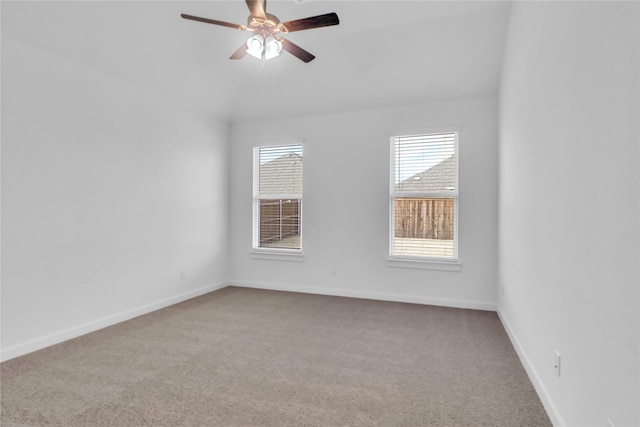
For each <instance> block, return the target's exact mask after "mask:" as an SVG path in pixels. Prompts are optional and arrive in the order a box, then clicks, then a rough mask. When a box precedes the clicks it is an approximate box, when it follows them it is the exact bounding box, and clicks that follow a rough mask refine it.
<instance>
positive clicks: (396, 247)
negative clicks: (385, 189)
mask: <svg viewBox="0 0 640 427" xmlns="http://www.w3.org/2000/svg"><path fill="white" fill-rule="evenodd" d="M457 146H458V134H457V132H445V133H433V134H426V135H410V136H396V137H392V138H391V185H390V187H391V197H390V211H391V215H390V219H391V221H390V222H391V224H390V232H389V235H390V239H389V240H390V243H389V246H390V255H391V257H401V258H405V257H410V258H413V259H433V260H440V261H456V260H457V258H458V247H457V246H458V245H457V240H458V236H457V233H458V230H457V214H458V159H457V157H458V156H457Z"/></svg>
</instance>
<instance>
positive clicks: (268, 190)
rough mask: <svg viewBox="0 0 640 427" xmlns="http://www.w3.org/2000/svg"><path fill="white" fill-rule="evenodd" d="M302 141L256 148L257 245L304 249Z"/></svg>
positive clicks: (255, 230) (262, 247) (254, 193)
mask: <svg viewBox="0 0 640 427" xmlns="http://www.w3.org/2000/svg"><path fill="white" fill-rule="evenodd" d="M301 225H302V145H301V144H295V145H277V146H265V147H255V148H254V151H253V248H254V249H269V250H282V251H300V250H301V249H302V245H301Z"/></svg>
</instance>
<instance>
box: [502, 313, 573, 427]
mask: <svg viewBox="0 0 640 427" xmlns="http://www.w3.org/2000/svg"><path fill="white" fill-rule="evenodd" d="M497 313H498V317H499V318H500V321H501V322H502V326H503V327H504V330H505V331H507V335H508V336H509V339H510V340H511V344H512V345H513V348H514V349H515V350H516V353H518V357H519V358H520V362H521V363H522V366H524V369H525V371H526V372H527V375H528V376H529V380H530V381H531V383H532V384H533V388H535V389H536V393H538V397H540V401H541V402H542V406H544V409H545V410H546V411H547V415H549V418H550V419H551V422H552V423H553V425H554V426H555V427H564V426H566V424H565V423H564V422H563V421H562V418H561V417H560V414H559V413H558V409H557V408H556V406H555V405H554V403H553V401H552V400H551V397H550V396H549V392H548V391H547V388H546V387H545V386H544V384H543V383H542V380H540V376H539V375H538V373H537V371H536V369H535V367H534V366H533V364H532V363H531V360H530V359H529V357H528V356H527V353H526V352H525V351H524V349H523V348H522V345H521V344H520V341H519V340H518V338H517V337H516V335H515V334H514V332H513V329H512V328H511V326H510V324H509V321H508V320H507V318H506V316H505V315H504V313H502V311H501V310H500V307H499V306H498V310H497Z"/></svg>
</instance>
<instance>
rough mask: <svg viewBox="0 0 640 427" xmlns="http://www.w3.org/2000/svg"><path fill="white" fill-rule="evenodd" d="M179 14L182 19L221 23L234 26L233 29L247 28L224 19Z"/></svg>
mask: <svg viewBox="0 0 640 427" xmlns="http://www.w3.org/2000/svg"><path fill="white" fill-rule="evenodd" d="M180 16H182V17H183V18H184V19H190V20H192V21H200V22H204V23H206V24H214V25H222V26H223V27H229V28H235V29H237V30H241V31H242V30H246V29H247V28H246V27H244V26H242V25H238V24H232V23H230V22H224V21H217V20H215V19H208V18H200V17H199V16H193V15H187V14H185V13H181V14H180Z"/></svg>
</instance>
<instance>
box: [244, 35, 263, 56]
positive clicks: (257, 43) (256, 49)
mask: <svg viewBox="0 0 640 427" xmlns="http://www.w3.org/2000/svg"><path fill="white" fill-rule="evenodd" d="M263 47H264V39H263V38H262V36H261V35H260V34H254V35H253V36H251V37H249V40H247V53H248V54H249V55H251V56H253V57H254V58H258V59H262V51H263Z"/></svg>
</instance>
